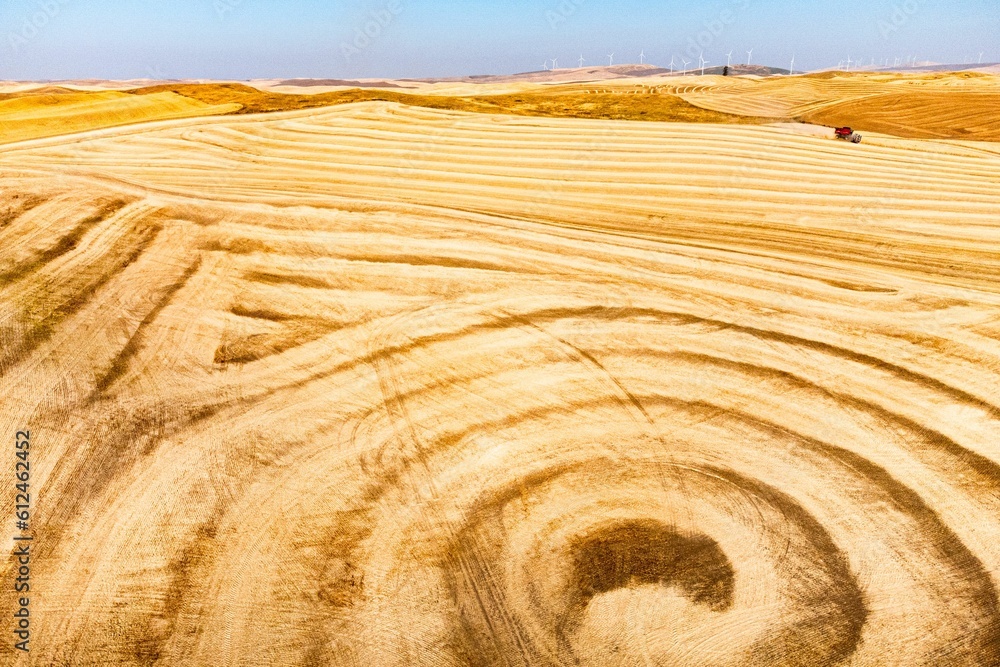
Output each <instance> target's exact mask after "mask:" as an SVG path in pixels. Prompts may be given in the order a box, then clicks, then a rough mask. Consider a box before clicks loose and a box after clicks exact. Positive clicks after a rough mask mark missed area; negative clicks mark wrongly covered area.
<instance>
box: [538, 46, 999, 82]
mask: <svg viewBox="0 0 1000 667" xmlns="http://www.w3.org/2000/svg"><path fill="white" fill-rule="evenodd" d="M984 53H985V52H981V53H980V54H979V64H980V65H982V64H983V54H984ZM746 54H747V66H749V65H750V62H751V59H752V58H753V49H750V50H749V51H747V52H746ZM676 60H677V57H676V56H671V58H670V73H671V74H673V73H674V68H676V67H677V62H676ZM889 60H890V59H889V58H888V57H887V58H883V59H882V61H881V62H876V59H875V57H874V56H872V58H871V62H870V63H869V64H868V66H869V67H874V66H876V65H881V66H883V67H899V66H900V65H904V66H906V67H916V65H917V62H918V60H917V57H916V56H907V57H906V58H905V59H904V58H902V57H896V58H893V59H892V64H891V65H890V64H889ZM966 60H967V61H971V58H967V59H966ZM550 62H551V63H552V66H551V67H550V66H549V63H550ZM577 62H578V66H579V67H583V66H584V64H585V63H586V62H587V59H586V58H584V57H583V54H580V58H579V60H578V61H577ZM614 64H615V54H614V53H609V54H608V66H609V67H610V66H613V65H614ZM639 64H640V65H645V64H646V51H645V49H643V50H642V51H640V52H639ZM690 64H691V61H690V60H687V59H685V58H681V68H682V69H681V70H680V71H681V72H682V73H683V74H685V75H686V74H687V73H688V72H689V71H691V70H689V69H688V65H690ZM708 64H709V61H707V60H705V52H704V51H702V52H701V54H700V55H699V56H698V66H697V67H696V68H695V69H696V70H697V69H700V70H701V74H702V76H704V74H705V66H706V65H708ZM732 64H733V51H730V52H729V53H727V54H726V66H727V67H732ZM851 65H855V66H856V67H864V66H865V64H864V60H863V59H861V58H858V59H856V60H855V59H853V58H850V57H848V58H847V59H846V60H841V61H840V62H839V63H837V69H838V70H847V71H848V72H850V71H851ZM542 69H545V70H554V69H559V59H558V58H553V59H552V60H551V61H549V60H546V61H545V63H544V64H543V65H542ZM788 72H789V74H794V73H795V56H794V55H792V62H791V63H790V64H789V66H788Z"/></svg>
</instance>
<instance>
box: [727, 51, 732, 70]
mask: <svg viewBox="0 0 1000 667" xmlns="http://www.w3.org/2000/svg"><path fill="white" fill-rule="evenodd" d="M732 64H733V52H732V51H730V52H729V53H727V54H726V67H729V66H730V65H732Z"/></svg>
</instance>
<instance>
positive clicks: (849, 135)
mask: <svg viewBox="0 0 1000 667" xmlns="http://www.w3.org/2000/svg"><path fill="white" fill-rule="evenodd" d="M834 132H835V133H836V134H837V138H838V139H843V140H845V141H850V142H851V143H852V144H860V143H861V135H860V134H858V133H857V132H855V131H854V130H852V129H851V128H849V127H838V128H837V129H836V130H834Z"/></svg>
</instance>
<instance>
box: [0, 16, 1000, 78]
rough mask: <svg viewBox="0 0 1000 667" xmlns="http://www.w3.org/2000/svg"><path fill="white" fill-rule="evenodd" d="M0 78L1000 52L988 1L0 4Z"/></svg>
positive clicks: (423, 70)
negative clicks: (643, 58) (729, 56)
mask: <svg viewBox="0 0 1000 667" xmlns="http://www.w3.org/2000/svg"><path fill="white" fill-rule="evenodd" d="M0 29H2V32H0V79H64V78H116V79H122V78H147V77H149V78H226V79H249V78H271V77H335V78H349V77H422V76H452V75H462V74H490V73H513V72H522V71H529V70H537V69H540V68H541V67H542V65H543V63H544V61H546V60H547V59H551V58H558V59H559V66H560V67H566V66H575V65H576V64H577V60H578V58H579V57H580V55H581V54H582V55H583V56H584V57H585V58H586V62H587V64H591V65H593V64H607V62H608V57H607V54H610V53H614V54H615V63H625V62H638V60H639V52H640V50H645V54H646V62H652V63H654V64H660V65H665V64H667V63H669V62H670V59H671V57H676V59H677V62H678V63H679V62H680V60H681V58H687V59H689V60H696V59H697V57H698V55H699V54H700V53H701V52H702V51H704V54H705V56H704V57H705V58H706V60H708V61H709V63H710V65H719V64H725V62H726V53H727V52H729V51H730V50H733V51H734V54H733V60H734V61H737V60H740V61H742V62H746V57H747V56H746V51H747V50H748V49H750V48H753V49H754V54H753V61H754V62H755V63H758V64H768V65H774V66H780V67H787V66H788V64H789V62H790V60H791V58H792V56H793V55H794V56H795V63H796V69H799V68H803V69H815V68H821V67H829V66H833V65H836V64H837V63H838V61H840V60H844V59H846V58H848V57H851V58H852V59H854V60H856V59H858V58H863V59H864V60H865V62H869V61H870V59H871V58H875V59H876V60H877V61H881V60H882V59H884V58H890V60H891V59H893V58H896V57H899V58H906V57H909V56H915V57H917V58H919V59H921V60H932V61H937V62H966V61H967V60H969V59H971V60H972V61H973V62H975V61H977V60H978V59H979V54H980V52H983V62H996V61H1000V44H998V41H1000V40H998V36H1000V4H998V1H997V0H965V1H962V0H958V1H949V0H838V1H833V2H831V1H830V0H825V1H817V0H802V1H799V2H791V1H786V2H778V1H775V0H711V1H709V2H684V3H681V2H675V1H673V0H661V1H660V2H653V1H651V0H636V1H634V2H624V1H621V2H619V1H611V0H507V1H505V2H489V3H488V2H473V1H472V0H343V1H339V2H331V1H329V0H328V1H326V2H322V1H319V0H2V2H0Z"/></svg>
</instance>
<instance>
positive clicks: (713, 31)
mask: <svg viewBox="0 0 1000 667" xmlns="http://www.w3.org/2000/svg"><path fill="white" fill-rule="evenodd" d="M752 1H753V0H732V1H731V2H730V3H729V6H728V7H726V8H725V9H723V10H722V11H721V12H719V15H718V16H716V17H715V18H714V19H712V20H711V21H705V23H704V24H703V27H704V28H705V29H704V30H702V31H701V32H699V33H698V34H697V35H695V36H693V37H688V44H687V49H685V51H684V54H685V55H687V56H688V57H689V58H692V59H694V58H697V57H698V56H700V55H701V54H702V52H704V51H705V49H707V48H709V47H710V46H712V45H714V44H715V43H716V42H717V41H718V39H719V38H720V37H722V34H723V33H724V32H725V31H726V28H728V27H729V26H731V25H732V24H734V23H736V19H737V18H739V15H740V13H741V12H743V11H746V9H747V8H749V7H750V4H751V2H752Z"/></svg>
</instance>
